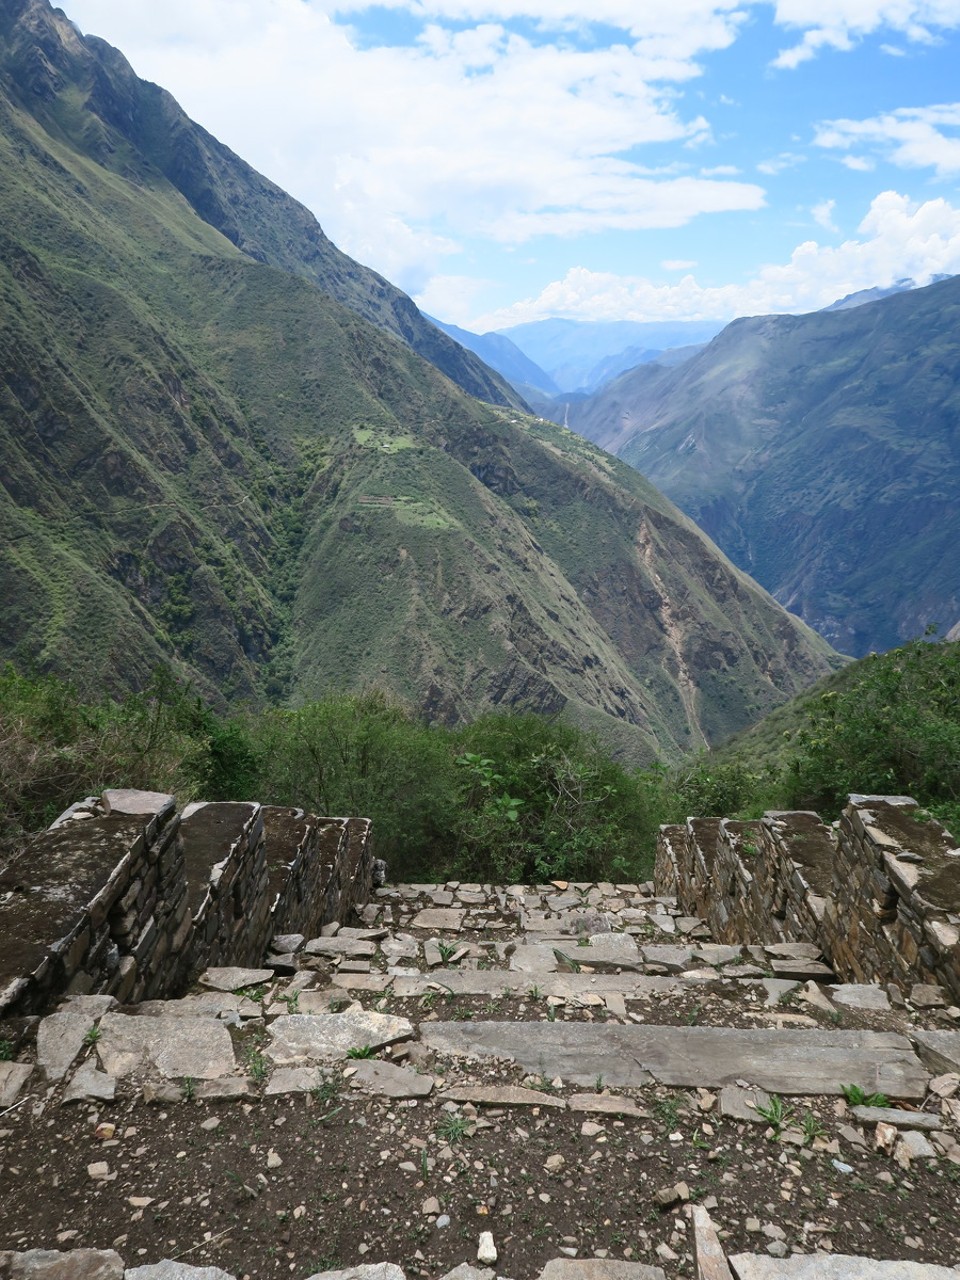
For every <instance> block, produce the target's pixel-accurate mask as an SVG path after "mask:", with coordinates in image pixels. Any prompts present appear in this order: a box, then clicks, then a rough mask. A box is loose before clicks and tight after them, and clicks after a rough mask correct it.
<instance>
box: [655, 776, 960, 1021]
mask: <svg viewBox="0 0 960 1280" xmlns="http://www.w3.org/2000/svg"><path fill="white" fill-rule="evenodd" d="M654 884H655V887H656V890H657V892H658V893H659V894H670V895H676V897H677V899H678V902H679V903H680V905H681V906H682V907H683V908H684V910H687V911H689V912H690V913H691V914H695V915H699V916H701V917H702V918H703V919H704V920H706V921H707V923H708V924H709V926H710V928H711V930H712V932H713V934H714V936H715V937H716V938H717V939H719V940H721V941H724V942H731V943H768V944H769V943H776V942H810V943H814V944H816V945H817V946H818V947H819V949H820V951H821V953H822V954H823V956H824V957H825V958H826V960H827V961H828V962H829V964H830V965H831V967H832V968H833V970H834V971H835V973H836V974H837V976H838V977H840V978H841V979H842V980H843V981H847V982H883V983H895V984H896V985H897V986H898V987H899V988H900V989H901V990H903V991H907V990H910V989H913V988H914V987H915V986H916V984H929V985H931V986H939V987H942V988H943V989H944V990H945V991H946V992H949V993H950V994H951V997H952V999H953V1002H954V1003H960V848H958V847H957V842H956V840H954V838H953V836H952V835H951V834H950V832H949V831H947V830H945V828H944V827H942V826H941V825H940V823H938V822H936V821H934V820H933V819H931V818H929V817H928V816H927V815H926V814H925V813H924V812H923V811H922V810H920V809H919V808H918V806H917V804H916V802H915V801H913V800H911V799H910V798H909V797H907V796H851V797H850V800H849V803H848V804H847V806H846V808H845V809H844V811H843V814H842V815H841V817H840V819H839V821H838V822H836V823H834V824H833V825H832V826H827V825H826V824H825V823H823V822H822V821H821V819H820V818H819V817H818V816H817V814H815V813H808V812H790V813H767V814H765V815H764V817H763V818H762V820H760V821H759V822H733V821H730V820H729V819H726V818H689V819H688V820H687V822H686V823H685V824H676V825H670V826H665V827H663V828H661V831H660V837H659V841H658V846H657V861H656V871H655V877H654Z"/></svg>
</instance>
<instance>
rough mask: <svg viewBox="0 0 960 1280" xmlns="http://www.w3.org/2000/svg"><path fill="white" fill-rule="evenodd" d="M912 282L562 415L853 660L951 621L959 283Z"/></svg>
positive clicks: (959, 410)
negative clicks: (671, 503)
mask: <svg viewBox="0 0 960 1280" xmlns="http://www.w3.org/2000/svg"><path fill="white" fill-rule="evenodd" d="M910 283H911V282H904V284H903V286H898V287H897V288H895V289H893V290H885V291H882V292H883V293H884V295H885V296H883V297H882V298H880V299H879V300H877V301H868V300H867V298H868V297H869V293H868V295H867V296H866V297H865V296H864V295H863V294H860V295H852V297H851V298H847V299H844V300H842V302H841V303H839V304H837V305H836V306H835V307H832V308H829V309H828V310H826V311H821V312H817V313H815V314H812V315H806V316H765V317H759V318H755V319H745V320H737V321H735V322H734V323H733V324H731V325H729V326H728V327H727V328H726V329H724V330H723V332H722V333H721V334H720V335H719V336H718V337H717V338H715V339H714V340H713V341H712V342H711V343H710V344H709V345H708V346H707V347H706V348H705V349H704V350H703V351H701V352H700V353H699V354H697V355H696V356H695V357H694V358H693V359H692V360H690V361H688V362H687V363H685V364H683V365H682V366H680V367H679V368H674V369H664V368H660V367H657V366H642V367H640V368H637V369H634V370H632V371H631V372H629V373H626V374H624V375H622V376H621V377H620V378H618V379H616V380H615V381H614V382H612V383H610V384H609V385H608V386H606V387H605V388H603V390H602V391H601V392H599V393H598V394H597V395H596V396H593V397H590V398H587V399H585V400H582V401H580V402H578V403H574V404H571V405H570V408H569V415H568V421H569V424H570V426H571V427H573V428H574V429H576V430H577V431H579V432H581V433H582V434H583V435H584V436H586V437H587V438H588V439H590V440H594V441H596V442H598V443H600V444H602V445H603V446H604V447H606V448H609V449H611V450H613V451H615V452H616V453H617V454H618V455H619V456H620V457H622V458H623V459H625V460H626V461H628V462H630V463H631V464H632V465H633V466H635V467H637V468H638V469H639V470H640V471H641V472H642V473H643V474H644V475H645V476H647V477H648V478H649V479H650V480H652V481H653V482H654V483H655V484H656V485H658V486H659V487H660V488H662V489H663V490H664V491H665V492H666V493H667V494H668V495H669V496H670V497H672V498H673V499H674V501H676V502H678V503H679V504H680V506H682V507H683V509H684V510H685V511H687V512H688V514H690V515H691V516H692V517H693V518H694V519H695V520H696V521H697V523H698V524H699V525H700V526H701V527H702V528H703V529H705V530H706V532H707V533H709V534H710V536H711V537H713V538H714V539H715V540H716V541H717V542H718V544H719V545H720V546H721V547H722V548H723V549H724V550H725V551H726V552H727V554H728V555H729V556H730V557H731V558H732V559H733V560H734V561H735V563H737V564H738V565H739V566H740V567H741V568H743V569H745V570H747V571H748V572H749V573H751V574H753V576H754V577H756V578H757V580H758V581H759V582H761V583H762V584H763V585H764V586H765V587H767V589H768V590H769V591H771V592H772V593H773V594H774V595H775V597H776V598H777V599H778V600H780V601H781V602H782V603H783V604H784V605H786V606H787V607H788V608H790V609H791V610H793V611H794V612H796V613H797V614H799V615H800V616H801V617H802V618H804V619H805V620H806V621H807V622H809V623H810V624H811V626H813V627H815V628H816V629H817V630H818V631H820V633H821V634H822V635H824V636H825V637H826V638H827V639H829V640H830V642H831V643H832V644H834V645H835V646H836V647H837V648H839V649H840V650H842V651H844V652H847V653H851V654H855V655H861V654H864V653H867V652H869V651H870V650H872V649H877V650H882V649H888V648H891V647H893V646H895V645H897V644H899V643H901V642H903V641H905V640H908V639H911V638H913V637H916V636H918V635H922V634H923V633H924V630H925V628H926V627H927V626H929V625H932V626H935V627H937V628H939V629H940V631H941V633H942V632H945V631H946V630H948V629H949V628H951V627H952V626H954V625H955V624H956V623H957V621H958V619H960V555H958V552H957V547H958V546H960V504H958V501H957V495H958V494H960V277H954V278H949V279H944V280H942V281H941V282H939V283H935V284H932V285H930V286H928V287H927V288H923V289H915V288H912V287H908V285H909V284H910Z"/></svg>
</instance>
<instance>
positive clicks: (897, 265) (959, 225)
mask: <svg viewBox="0 0 960 1280" xmlns="http://www.w3.org/2000/svg"><path fill="white" fill-rule="evenodd" d="M857 231H858V238H856V239H851V240H846V241H844V242H843V243H842V244H839V245H836V246H829V247H827V246H823V245H820V244H818V243H817V242H816V241H814V240H807V241H805V242H804V243H803V244H801V245H798V246H797V248H796V249H795V250H794V251H793V253H792V255H791V257H790V260H789V262H786V263H779V264H771V265H768V266H765V267H762V268H761V269H760V271H758V272H757V274H756V275H755V276H754V277H753V279H751V280H748V281H746V282H745V283H743V284H729V285H719V286H703V285H700V284H698V283H697V280H696V278H695V277H694V276H693V275H686V276H684V277H683V279H682V280H680V281H679V282H678V283H676V284H666V285H657V284H653V283H652V282H651V281H649V280H645V279H643V278H642V277H637V276H618V275H614V274H612V273H605V272H594V271H588V270H587V269H586V268H584V267H574V268H572V269H571V270H570V271H568V272H567V274H566V275H565V276H564V277H563V279H562V280H557V281H554V282H553V283H551V284H549V285H547V287H546V288H545V289H544V290H543V291H542V292H541V293H540V294H539V296H538V297H536V298H529V299H526V300H524V301H522V302H518V303H516V304H515V305H514V306H512V307H508V308H505V309H503V310H501V311H498V312H496V313H493V314H491V315H486V316H482V317H480V318H478V319H475V320H474V321H473V324H472V325H471V326H470V327H471V328H476V327H480V328H482V329H499V328H505V327H507V326H509V325H515V324H523V323H525V322H526V321H530V320H542V319H545V318H547V317H549V316H569V317H571V318H576V319H578V320H641V321H642V320H707V319H710V320H732V319H733V318H734V317H736V316H743V315H767V314H770V313H774V312H793V313H799V312H805V311H815V310H817V309H819V308H820V307H825V306H828V305H829V304H830V303H831V302H833V301H835V300H836V299H837V298H840V297H843V296H845V295H846V294H848V293H854V292H856V291H857V290H859V289H868V288H873V287H874V286H879V287H885V286H887V285H891V284H893V283H894V282H895V281H897V280H900V279H903V278H904V277H906V276H909V277H912V278H913V279H914V280H916V281H917V283H919V284H925V283H928V282H929V281H930V280H931V279H932V277H933V276H935V275H940V274H946V275H953V274H960V208H957V207H955V206H953V205H951V204H949V203H948V202H947V201H946V200H942V199H938V200H928V201H926V202H925V203H923V204H915V203H913V202H912V201H911V200H910V199H909V198H908V197H907V196H904V195H900V194H898V193H897V192H895V191H886V192H883V193H882V194H881V195H879V196H877V197H876V199H875V200H874V201H873V203H872V204H871V206H870V209H869V211H868V213H867V215H866V217H865V218H864V219H863V221H862V222H861V224H860V226H859V227H858V228H857Z"/></svg>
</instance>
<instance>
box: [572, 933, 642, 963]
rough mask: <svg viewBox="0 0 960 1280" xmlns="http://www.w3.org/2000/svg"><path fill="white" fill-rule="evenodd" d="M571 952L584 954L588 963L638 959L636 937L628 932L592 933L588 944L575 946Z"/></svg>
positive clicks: (633, 960)
mask: <svg viewBox="0 0 960 1280" xmlns="http://www.w3.org/2000/svg"><path fill="white" fill-rule="evenodd" d="M573 954H574V957H579V956H586V957H587V963H588V964H595V963H601V964H624V963H629V962H633V963H637V962H638V961H639V960H640V949H639V947H638V946H637V942H636V939H635V938H633V937H632V936H631V935H630V934H629V933H593V934H591V935H590V939H589V945H588V946H586V947H581V946H577V948H576V949H575V951H574V953H573Z"/></svg>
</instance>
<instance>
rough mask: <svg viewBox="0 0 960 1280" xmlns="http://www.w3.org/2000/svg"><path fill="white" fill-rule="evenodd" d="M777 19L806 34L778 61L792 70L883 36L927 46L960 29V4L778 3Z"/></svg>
mask: <svg viewBox="0 0 960 1280" xmlns="http://www.w3.org/2000/svg"><path fill="white" fill-rule="evenodd" d="M774 14H775V21H776V22H777V23H778V25H780V26H782V27H787V28H790V29H794V30H797V31H802V32H803V36H802V38H801V39H800V40H799V41H798V43H796V44H794V45H791V46H790V47H789V48H788V49H784V50H782V51H781V52H780V53H779V54H778V55H777V57H776V58H775V59H774V66H777V67H783V68H786V69H788V70H790V69H793V68H794V67H798V66H799V65H800V64H801V63H802V62H807V61H809V59H811V58H815V57H816V56H817V54H818V53H820V52H821V51H822V50H824V49H834V50H841V51H842V50H847V49H852V48H853V47H854V45H855V44H857V43H858V42H859V41H860V40H862V39H863V38H864V37H865V36H869V35H873V34H875V33H876V32H879V31H884V32H893V31H895V32H897V33H898V34H900V35H901V36H903V37H904V38H905V39H906V40H909V41H913V42H915V43H922V44H929V43H931V42H932V41H934V40H935V39H936V38H937V36H938V34H939V33H941V32H944V31H953V30H956V29H957V28H958V27H960V0H775V9H774Z"/></svg>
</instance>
